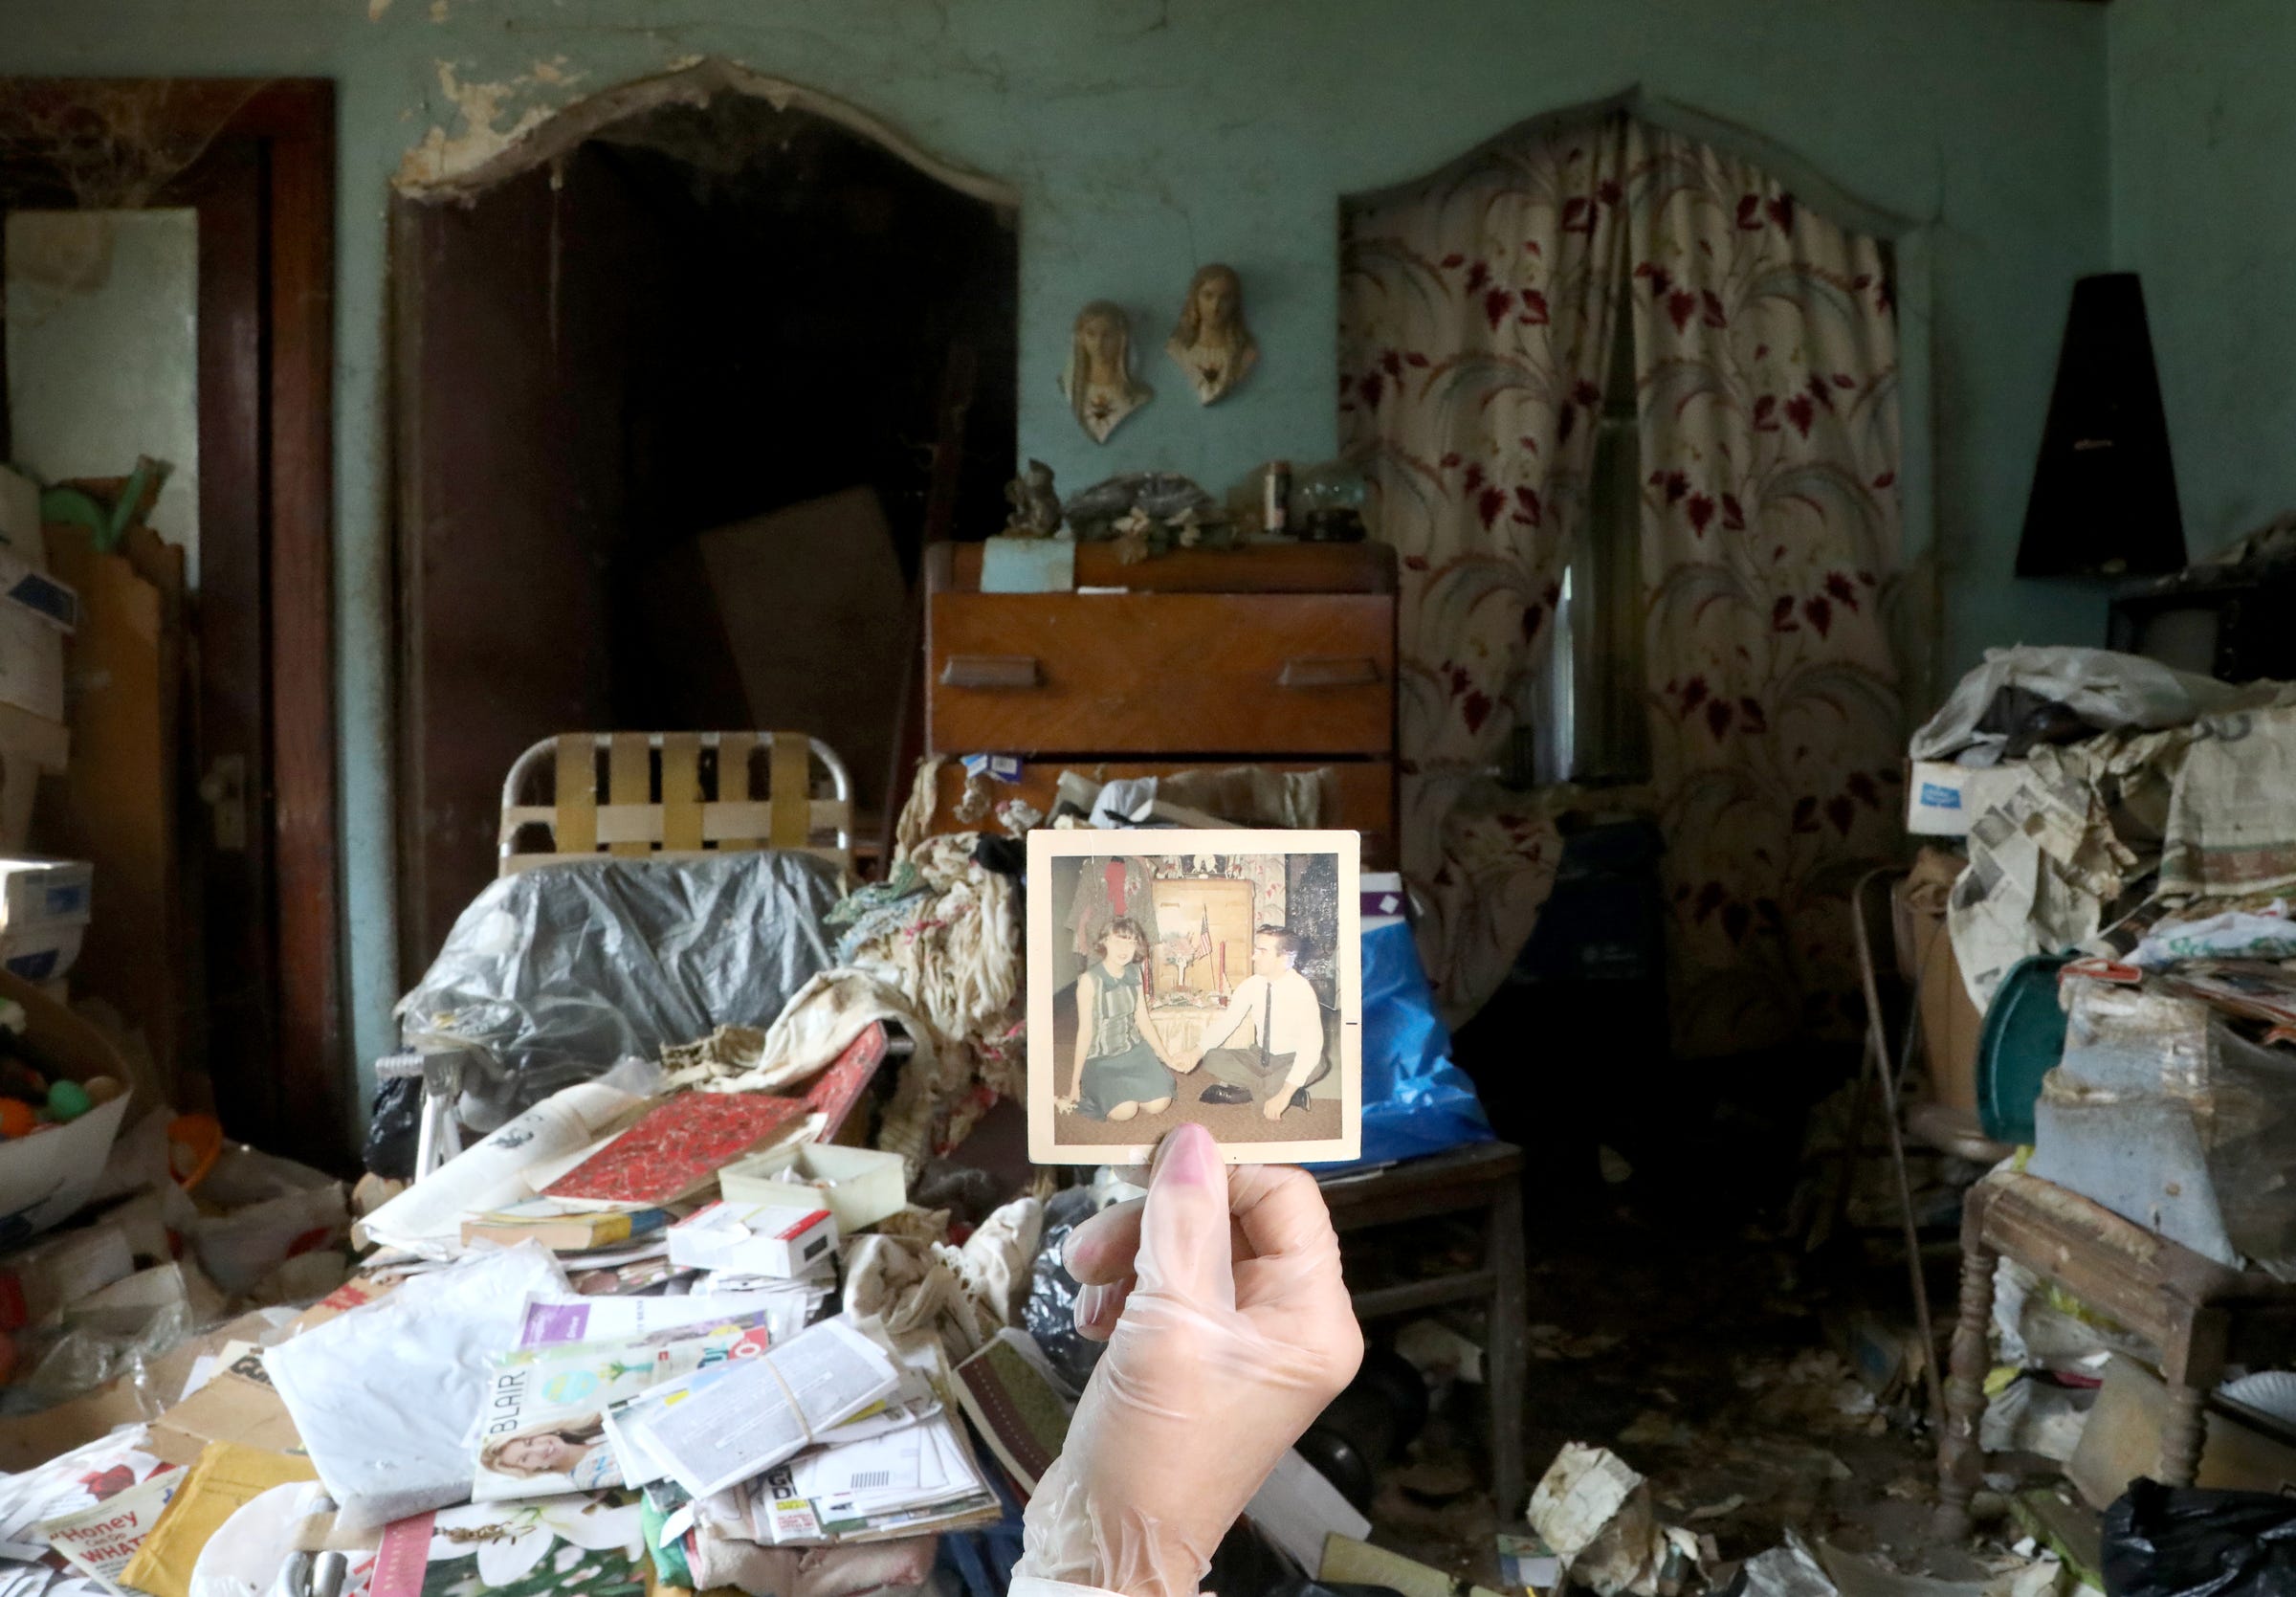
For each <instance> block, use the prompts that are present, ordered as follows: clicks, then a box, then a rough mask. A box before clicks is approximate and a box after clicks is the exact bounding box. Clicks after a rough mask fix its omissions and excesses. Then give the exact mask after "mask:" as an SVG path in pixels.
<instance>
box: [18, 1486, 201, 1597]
mask: <svg viewBox="0 0 2296 1597" xmlns="http://www.w3.org/2000/svg"><path fill="white" fill-rule="evenodd" d="M182 1481H183V1472H182V1471H180V1470H174V1469H169V1470H166V1471H164V1472H163V1473H161V1474H159V1475H153V1476H151V1477H150V1478H149V1479H147V1480H143V1481H139V1482H137V1483H136V1484H135V1485H133V1486H130V1487H128V1488H127V1489H126V1490H125V1491H123V1492H116V1493H114V1494H113V1495H111V1496H110V1497H105V1498H104V1499H103V1500H102V1501H101V1502H99V1503H97V1504H95V1505H94V1506H93V1507H90V1508H83V1509H81V1510H80V1511H79V1512H78V1513H77V1514H66V1515H63V1516H61V1517H60V1518H57V1519H50V1520H48V1521H46V1522H45V1523H43V1524H42V1525H41V1526H40V1534H41V1535H42V1536H44V1537H46V1538H47V1539H48V1544H49V1545H50V1546H52V1547H54V1548H55V1550H56V1551H57V1552H58V1553H60V1554H61V1555H62V1556H63V1559H64V1562H65V1563H67V1564H71V1565H72V1567H73V1568H75V1569H77V1570H78V1571H79V1572H80V1573H81V1574H83V1575H85V1576H87V1577H88V1578H89V1579H91V1580H96V1581H100V1582H102V1583H103V1585H104V1586H105V1588H106V1589H107V1590H110V1591H113V1592H119V1591H120V1573H121V1570H123V1569H125V1568H126V1567H127V1565H128V1562H129V1561H130V1560H131V1559H133V1558H134V1557H135V1556H136V1550H137V1549H138V1548H140V1547H142V1546H143V1545H144V1538H145V1537H147V1536H149V1535H150V1534H151V1527H152V1525H153V1524H154V1523H155V1522H156V1521H157V1520H158V1519H159V1517H160V1510H161V1509H163V1508H166V1506H167V1501H168V1499H169V1498H170V1497H174V1496H175V1489H176V1487H177V1486H178V1485H180V1484H181V1483H182ZM121 1597H124V1593H122V1594H121Z"/></svg>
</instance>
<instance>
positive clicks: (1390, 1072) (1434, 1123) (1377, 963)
mask: <svg viewBox="0 0 2296 1597" xmlns="http://www.w3.org/2000/svg"><path fill="white" fill-rule="evenodd" d="M1450 1055H1451V1034H1450V1032H1449V1031H1446V1029H1445V1027H1444V1024H1443V1020H1442V1017H1441V1016H1439V1015H1437V1014H1436V1012H1435V994H1434V990H1433V989H1432V988H1431V987H1428V985H1427V973H1426V971H1425V970H1424V968H1423V967H1422V966H1421V965H1420V963H1419V945H1418V944H1417V943H1415V942H1413V941H1412V937H1411V928H1410V927H1409V926H1408V925H1406V924H1404V923H1403V922H1402V921H1400V920H1398V921H1394V922H1392V923H1390V924H1387V925H1383V926H1373V927H1371V928H1369V929H1368V930H1366V931H1365V932H1364V933H1363V1160H1364V1162H1366V1163H1380V1162H1384V1161H1387V1160H1392V1159H1417V1158H1420V1157H1422V1156H1424V1155H1426V1154H1431V1153H1441V1152H1443V1151H1444V1150H1445V1149H1446V1148H1455V1147H1461V1146H1464V1145H1465V1144H1467V1143H1468V1142H1490V1140H1491V1129H1490V1121H1489V1120H1486V1119H1485V1118H1484V1115H1483V1104H1482V1100H1481V1099H1479V1098H1476V1097H1475V1084H1474V1082H1472V1081H1471V1080H1469V1079H1468V1075H1467V1073H1466V1072H1465V1071H1463V1070H1461V1069H1460V1068H1459V1067H1458V1066H1457V1065H1454V1064H1453V1063H1451V1057H1450Z"/></svg>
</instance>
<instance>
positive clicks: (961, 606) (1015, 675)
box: [926, 592, 1395, 755]
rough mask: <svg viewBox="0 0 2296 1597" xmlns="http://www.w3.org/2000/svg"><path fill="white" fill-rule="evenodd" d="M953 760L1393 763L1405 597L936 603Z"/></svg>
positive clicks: (942, 695)
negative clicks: (1231, 758)
mask: <svg viewBox="0 0 2296 1597" xmlns="http://www.w3.org/2000/svg"><path fill="white" fill-rule="evenodd" d="M926 649H927V655H926V669H927V678H926V679H927V683H928V692H929V705H930V709H929V714H928V718H927V722H926V731H927V737H928V739H929V742H930V744H931V746H932V747H933V748H934V749H935V750H937V751H938V752H942V753H960V754H969V753H992V752H993V753H1000V754H1043V753H1090V754H1111V755H1115V754H1228V753H1233V754H1261V755H1285V754H1289V755H1300V754H1368V755H1377V754H1385V753H1386V752H1387V750H1388V749H1389V748H1390V747H1391V746H1392V744H1393V738H1394V730H1393V729H1394V724H1395V601H1394V600H1393V599H1392V598H1391V597H1389V596H1388V595H1385V594H1376V593H1314V594H1307V593H1108V594H1073V593H1058V594H1043V593H961V592H939V593H935V594H934V595H932V600H931V610H930V611H929V614H928V619H927V637H926Z"/></svg>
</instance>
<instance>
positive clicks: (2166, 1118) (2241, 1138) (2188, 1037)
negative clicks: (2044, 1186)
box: [2026, 981, 2296, 1280]
mask: <svg viewBox="0 0 2296 1597" xmlns="http://www.w3.org/2000/svg"><path fill="white" fill-rule="evenodd" d="M2065 991H2066V993H2067V994H2068V996H2069V1000H2070V1002H2069V1005H2068V1011H2069V1018H2068V1022H2067V1025H2066V1030H2065V1047H2064V1062H2063V1063H2061V1064H2059V1065H2058V1066H2057V1067H2056V1068H2055V1069H2054V1070H2051V1071H2050V1072H2049V1073H2048V1075H2047V1076H2043V1077H2042V1090H2041V1100H2040V1102H2039V1103H2038V1104H2036V1105H2035V1107H2034V1117H2033V1119H2034V1151H2033V1158H2032V1161H2031V1162H2030V1164H2027V1166H2026V1168H2027V1169H2028V1171H2029V1172H2030V1173H2032V1174H2033V1175H2037V1176H2040V1177H2042V1179H2043V1180H2046V1181H2053V1182H2055V1183H2056V1184H2057V1185H2058V1186H2060V1187H2067V1188H2069V1189H2071V1190H2072V1191H2075V1192H2078V1193H2080V1194H2081V1195H2082V1196H2083V1197H2085V1198H2087V1199H2089V1200H2090V1201H2091V1202H2092V1203H2099V1204H2102V1205H2104V1206H2105V1207H2106V1208H2107V1209H2111V1210H2112V1211H2113V1212H2114V1213H2116V1214H2119V1215H2121V1216H2122V1217H2123V1218H2125V1219H2128V1220H2131V1221H2133V1222H2135V1223H2136V1224H2137V1225H2140V1226H2145V1227H2148V1228H2150V1229H2152V1230H2153V1231H2158V1232H2160V1233H2161V1234H2162V1235H2164V1236H2166V1237H2168V1238H2169V1239H2170V1240H2172V1241H2175V1242H2180V1243H2182V1244H2184V1246H2186V1247H2188V1248H2190V1249H2192V1250H2193V1251H2194V1252H2195V1253H2200V1254H2202V1255H2203V1256H2205V1257H2208V1258H2212V1259H2215V1260H2216V1261H2217V1262H2218V1263H2219V1264H2225V1265H2230V1266H2233V1267H2235V1268H2239V1267H2241V1266H2242V1265H2245V1264H2253V1265H2255V1266H2257V1267H2258V1268H2261V1269H2263V1270H2266V1271H2269V1272H2270V1273H2271V1274H2273V1275H2277V1276H2279V1277H2280V1278H2281V1279H2283V1280H2296V1189H2292V1188H2291V1187H2290V1186H2289V1184H2288V1180H2287V1171H2288V1170H2289V1169H2290V1168H2292V1167H2296V1060H2292V1059H2290V1058H2289V1057H2288V1056H2287V1055H2286V1054H2285V1053H2283V1052H2282V1051H2281V1050H2279V1049H2276V1048H2265V1047H2262V1046H2260V1045H2258V1044H2256V1043H2252V1042H2250V1041H2248V1040H2247V1039H2246V1038H2245V1037H2243V1036H2241V1034H2240V1033H2239V1032H2238V1031H2235V1030H2234V1029H2233V1028H2232V1027H2231V1026H2229V1025H2227V1024H2226V1023H2225V1021H2224V1018H2223V1017H2222V1015H2221V1014H2219V1012H2218V1011H2217V1010H2216V1009H2214V1008H2213V1007H2212V1006H2211V1005H2209V1004H2207V1003H2204V1002H2202V1001H2201V1000H2199V999H2197V998H2192V997H2185V996H2182V995H2180V994H2177V993H2175V992H2173V991H2169V990H2167V989H2166V988H2165V987H2163V986H2162V985H2161V984H2160V983H2158V982H2157V981H2148V982H2147V983H2146V984H2145V985H2144V986H2142V987H2120V986H2115V985H2112V984H2110V983H2106V982H2091V981H2075V982H2070V983H2067V984H2066V986H2065Z"/></svg>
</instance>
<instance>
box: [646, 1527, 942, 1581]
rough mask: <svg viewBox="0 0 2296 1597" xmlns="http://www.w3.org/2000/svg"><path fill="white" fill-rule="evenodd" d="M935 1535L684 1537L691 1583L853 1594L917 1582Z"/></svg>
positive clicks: (927, 1570) (929, 1567)
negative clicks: (805, 1540)
mask: <svg viewBox="0 0 2296 1597" xmlns="http://www.w3.org/2000/svg"><path fill="white" fill-rule="evenodd" d="M938 1542H939V1539H938V1537H932V1536H907V1537H902V1538H899V1539H898V1540H896V1541H892V1542H860V1543H857V1544H852V1545H848V1546H838V1547H766V1546H761V1545H759V1544H758V1543H757V1542H750V1541H746V1540H742V1539H740V1538H739V1537H733V1536H724V1535H712V1534H707V1533H704V1532H700V1531H696V1532H695V1534H694V1535H692V1536H690V1537H688V1538H687V1539H686V1543H685V1553H686V1564H687V1567H688V1568H690V1569H691V1570H692V1571H693V1575H694V1589H695V1590H696V1591H706V1590H712V1589H715V1588H717V1587H720V1586H732V1587H734V1588H735V1589H737V1590H740V1591H744V1592H747V1593H748V1594H749V1597H859V1594H860V1593H863V1592H871V1591H881V1590H886V1589H889V1588H890V1589H896V1590H897V1589H903V1588H907V1587H911V1586H920V1585H922V1584H923V1582H924V1581H925V1579H926V1577H927V1576H929V1575H931V1574H932V1572H933V1556H934V1552H935V1550H936V1548H937V1547H938Z"/></svg>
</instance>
